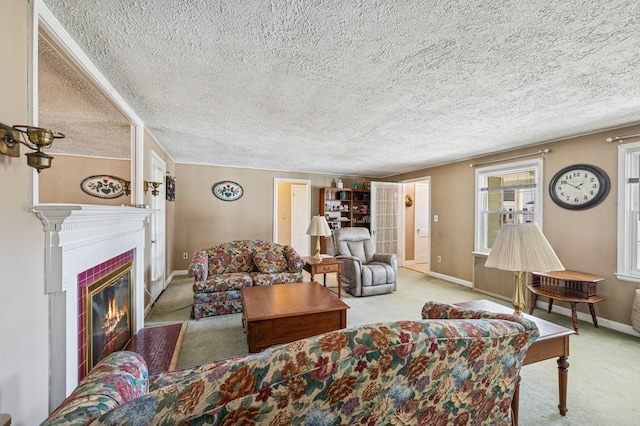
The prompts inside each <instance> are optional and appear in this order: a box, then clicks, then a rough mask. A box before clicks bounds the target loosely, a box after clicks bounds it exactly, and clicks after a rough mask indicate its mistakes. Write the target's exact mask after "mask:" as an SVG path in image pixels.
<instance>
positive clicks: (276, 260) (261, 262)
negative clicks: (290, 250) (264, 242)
mask: <svg viewBox="0 0 640 426" xmlns="http://www.w3.org/2000/svg"><path fill="white" fill-rule="evenodd" d="M253 260H254V262H255V263H256V268H258V271H260V272H262V273H263V274H277V273H279V272H284V271H286V270H287V259H285V258H284V251H283V250H282V249H280V250H277V249H276V250H266V251H262V252H258V253H256V254H255V255H253Z"/></svg>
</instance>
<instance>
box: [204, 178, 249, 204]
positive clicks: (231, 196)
mask: <svg viewBox="0 0 640 426" xmlns="http://www.w3.org/2000/svg"><path fill="white" fill-rule="evenodd" d="M211 192H213V195H215V196H216V198H218V199H220V200H222V201H235V200H238V199H239V198H240V197H242V195H243V194H244V189H242V186H240V184H238V183H235V182H231V181H230V180H223V181H222V182H218V183H215V184H214V185H213V187H212V188H211Z"/></svg>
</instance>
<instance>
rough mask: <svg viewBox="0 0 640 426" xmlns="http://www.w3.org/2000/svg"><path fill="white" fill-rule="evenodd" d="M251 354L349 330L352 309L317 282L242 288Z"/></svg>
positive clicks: (243, 318) (244, 323) (243, 319)
mask: <svg viewBox="0 0 640 426" xmlns="http://www.w3.org/2000/svg"><path fill="white" fill-rule="evenodd" d="M240 293H241V294H242V325H243V326H244V327H245V331H246V333H247V344H248V345H249V352H251V353H254V352H260V351H261V350H264V349H266V348H268V347H270V346H273V345H277V344H281V343H288V342H293V341H294V340H298V339H304V338H306V337H311V336H315V335H317V334H322V333H326V332H329V331H333V330H338V329H342V328H346V326H347V309H349V305H347V304H346V303H344V302H343V301H342V300H340V299H338V298H337V297H336V295H335V294H333V293H332V292H330V291H329V290H328V289H326V288H324V287H323V286H322V285H320V284H319V283H317V282H304V283H292V284H275V285H269V286H257V287H242V289H241V290H240Z"/></svg>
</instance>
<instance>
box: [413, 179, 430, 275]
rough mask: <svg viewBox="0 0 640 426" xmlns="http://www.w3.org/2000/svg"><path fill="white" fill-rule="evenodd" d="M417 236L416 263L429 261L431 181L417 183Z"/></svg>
mask: <svg viewBox="0 0 640 426" xmlns="http://www.w3.org/2000/svg"><path fill="white" fill-rule="evenodd" d="M414 187H415V201H414V202H415V204H414V205H415V236H416V237H415V238H414V240H413V241H414V247H413V249H414V251H413V252H414V259H415V262H416V263H427V262H429V235H430V233H431V232H430V231H431V230H430V226H429V225H430V223H431V222H430V221H429V182H416V183H415V186H414Z"/></svg>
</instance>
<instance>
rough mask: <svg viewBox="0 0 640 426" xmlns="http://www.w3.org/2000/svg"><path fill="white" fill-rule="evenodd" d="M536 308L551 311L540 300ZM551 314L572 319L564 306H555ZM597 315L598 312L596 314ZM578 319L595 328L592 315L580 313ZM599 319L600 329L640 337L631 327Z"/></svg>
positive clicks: (569, 311) (569, 310) (546, 303)
mask: <svg viewBox="0 0 640 426" xmlns="http://www.w3.org/2000/svg"><path fill="white" fill-rule="evenodd" d="M536 307H538V308H540V309H544V310H545V311H546V310H548V309H549V303H548V302H542V301H540V300H538V301H537V302H536ZM551 312H555V313H557V314H562V315H564V316H567V317H569V318H571V309H569V308H564V307H562V306H557V305H555V304H554V306H553V308H552V309H551ZM596 314H597V312H596ZM596 317H597V315H596ZM578 319H579V320H581V321H586V322H588V323H590V324H591V326H592V327H593V320H592V319H591V314H588V313H585V312H578ZM597 319H598V326H599V327H605V328H610V329H611V330H615V331H619V332H621V333H625V334H629V335H631V336H636V337H640V333H638V332H637V331H635V330H634V329H633V327H631V326H630V325H627V324H622V323H619V322H616V321H611V320H608V319H606V318H600V317H597ZM578 331H579V330H578Z"/></svg>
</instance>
